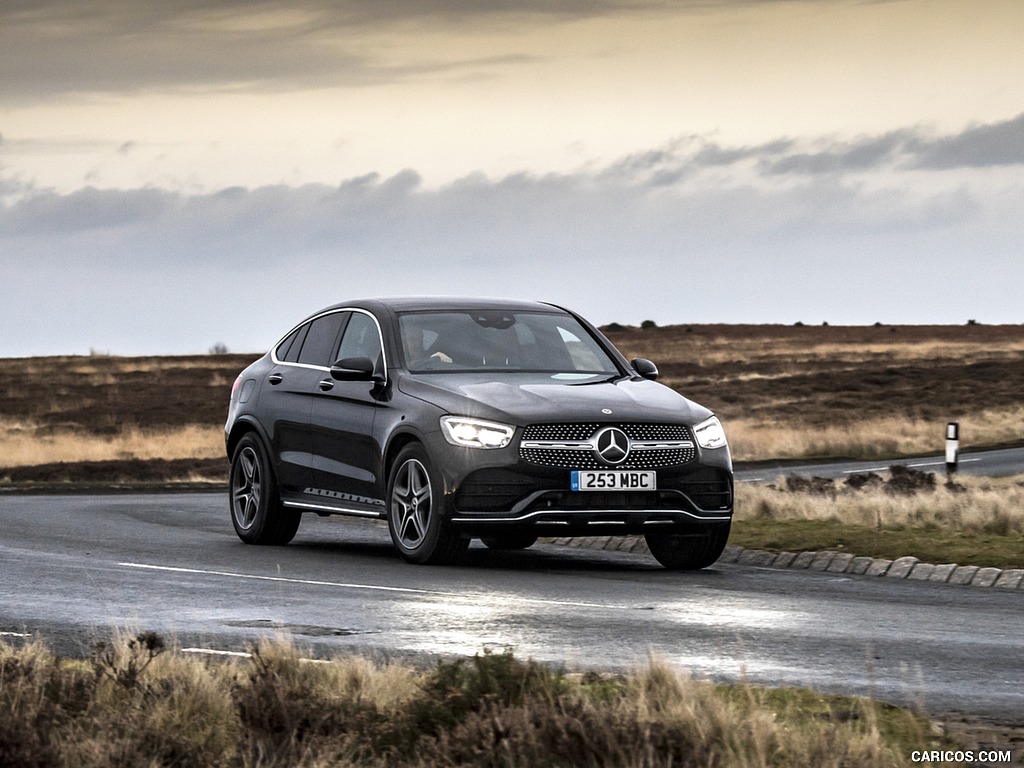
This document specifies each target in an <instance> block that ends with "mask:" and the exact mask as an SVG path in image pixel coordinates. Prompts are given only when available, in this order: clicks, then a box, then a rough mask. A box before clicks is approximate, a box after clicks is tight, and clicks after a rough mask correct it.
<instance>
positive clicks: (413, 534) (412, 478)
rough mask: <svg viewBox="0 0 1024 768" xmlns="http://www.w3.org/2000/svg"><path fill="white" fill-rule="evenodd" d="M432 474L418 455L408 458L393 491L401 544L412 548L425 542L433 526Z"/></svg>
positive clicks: (397, 528)
mask: <svg viewBox="0 0 1024 768" xmlns="http://www.w3.org/2000/svg"><path fill="white" fill-rule="evenodd" d="M430 507H431V493H430V475H428V474H427V468H426V467H425V466H423V464H422V463H421V462H420V461H419V460H417V459H409V460H407V461H406V462H405V463H404V464H403V465H402V466H401V468H400V469H399V470H398V474H397V475H396V477H395V483H394V488H393V489H392V492H391V509H392V510H393V513H394V514H395V515H396V530H397V532H398V538H399V540H400V541H401V542H402V545H403V546H404V547H406V548H408V549H410V550H413V549H416V548H417V547H419V546H420V544H422V543H423V539H424V537H425V536H426V535H427V530H428V528H429V526H430V513H431V509H430Z"/></svg>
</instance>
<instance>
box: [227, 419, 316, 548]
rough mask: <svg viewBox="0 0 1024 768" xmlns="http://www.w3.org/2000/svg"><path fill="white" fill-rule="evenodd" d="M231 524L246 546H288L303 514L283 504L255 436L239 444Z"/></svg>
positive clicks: (234, 458)
mask: <svg viewBox="0 0 1024 768" xmlns="http://www.w3.org/2000/svg"><path fill="white" fill-rule="evenodd" d="M228 493H229V494H230V496H229V501H230V504H231V523H232V524H233V525H234V526H235V533H237V534H238V538H240V539H241V540H242V541H244V542H245V543H246V544H274V545H280V544H287V543H288V542H289V541H291V540H292V539H293V538H295V532H296V531H298V529H299V521H300V520H301V518H302V513H301V512H297V511H295V510H291V509H288V508H286V507H285V506H284V505H283V504H281V496H280V494H279V493H278V490H277V481H276V480H275V479H274V472H273V469H271V466H270V460H269V459H268V458H267V451H266V449H265V448H264V447H263V442H262V441H261V440H260V439H259V437H257V436H256V435H255V434H253V433H251V432H250V433H249V434H247V435H245V436H244V437H243V438H242V439H241V440H239V441H238V445H237V446H236V447H235V452H234V454H233V455H232V457H231V475H230V479H229V482H228Z"/></svg>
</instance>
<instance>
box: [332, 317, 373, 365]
mask: <svg viewBox="0 0 1024 768" xmlns="http://www.w3.org/2000/svg"><path fill="white" fill-rule="evenodd" d="M343 357H368V358H370V359H371V360H372V361H373V363H374V366H378V365H380V333H378V331H377V324H376V323H375V322H374V321H373V318H371V317H370V316H369V315H364V314H363V313H362V312H353V313H352V319H351V320H349V322H348V327H347V328H346V329H345V335H344V336H343V337H342V339H341V348H340V349H339V350H338V359H339V360H340V359H341V358H343Z"/></svg>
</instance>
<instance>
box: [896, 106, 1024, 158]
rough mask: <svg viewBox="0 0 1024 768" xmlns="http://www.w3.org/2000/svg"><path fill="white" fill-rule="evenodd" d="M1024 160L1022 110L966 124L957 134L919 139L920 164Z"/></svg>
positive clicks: (1023, 118) (1023, 114)
mask: <svg viewBox="0 0 1024 768" xmlns="http://www.w3.org/2000/svg"><path fill="white" fill-rule="evenodd" d="M1021 164H1024V113H1021V114H1020V115H1018V116H1017V117H1015V118H1013V119H1012V120H1007V121H1005V122H1002V123H991V124H989V125H979V126H974V127H971V128H968V129H967V130H965V131H963V132H962V133H960V134H958V135H956V136H944V137H941V138H938V139H934V140H933V141H930V142H922V143H921V147H920V149H919V151H918V155H917V160H916V165H917V166H918V167H921V168H984V167H987V166H998V165H1021Z"/></svg>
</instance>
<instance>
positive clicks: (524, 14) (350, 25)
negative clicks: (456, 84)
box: [0, 0, 820, 102]
mask: <svg viewBox="0 0 1024 768" xmlns="http://www.w3.org/2000/svg"><path fill="white" fill-rule="evenodd" d="M755 1H756V0H688V1H686V2H678V1H676V0H497V1H496V2H479V0H389V1H388V2H371V1H370V0H335V1H334V2H329V3H328V2H322V1H321V0H296V2H290V3H287V4H279V3H272V2H266V1H264V2H258V1H254V0H95V2H89V3H83V2H80V0H4V2H3V3H2V4H0V29H3V30H4V39H3V45H2V46H0V72H2V73H3V77H2V78H0V96H2V97H3V98H5V99H7V100H8V101H9V102H12V101H13V100H19V101H29V100H33V99H42V98H46V97H47V96H50V95H54V94H66V93H90V92H115V93H117V92H123V91H136V90H145V89H171V88H183V87H188V88H194V87H206V88H218V89H224V90H231V89H237V88H242V87H247V88H252V87H254V86H256V87H261V88H264V89H267V90H275V89H287V88H293V87H297V86H306V87H326V86H331V85H356V86H358V85H366V84H376V83H384V82H394V81H397V80H401V79H405V78H409V77H413V76H419V75H423V74H430V73H437V72H463V71H464V72H467V73H474V74H475V73H479V72H480V71H486V70H487V68H489V67H492V66H494V65H497V64H508V63H525V62H529V61H531V59H530V58H529V57H527V56H523V55H517V54H510V55H505V56H496V57H480V58H471V59H467V60H453V59H451V57H450V56H449V55H448V54H447V52H445V51H439V52H438V53H437V54H436V55H435V56H434V57H433V58H432V59H431V60H427V61H418V62H415V63H413V64H409V65H404V66H393V65H389V64H387V63H384V62H382V61H379V60H377V59H375V58H373V57H372V56H368V55H366V54H365V53H363V52H362V51H361V48H359V47H358V46H357V44H358V42H359V36H360V35H362V34H364V33H365V31H366V30H373V31H374V32H375V33H377V32H380V31H381V30H387V29H389V28H391V27H394V28H396V29H403V30H408V29H409V28H410V27H414V26H416V25H419V26H422V27H423V28H441V27H443V28H444V29H446V30H451V31H453V32H457V31H459V30H460V29H464V30H472V29H477V28H486V27H495V26H500V27H501V28H502V29H516V28H524V29H526V28H530V27H533V26H536V25H538V24H550V23H551V22H552V21H557V20H562V19H566V20H568V19H583V18H595V17H604V16H614V15H618V14H627V13H641V12H642V13H645V14H652V13H662V14H679V13H685V12H700V11H704V10H707V9H709V8H716V7H720V6H725V5H735V4H746V3H749V2H755ZM771 1H775V0H771ZM805 1H806V2H818V1H820V0H805ZM274 14H284V15H286V18H284V17H277V18H275V17H274ZM354 44H355V45H354Z"/></svg>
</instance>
